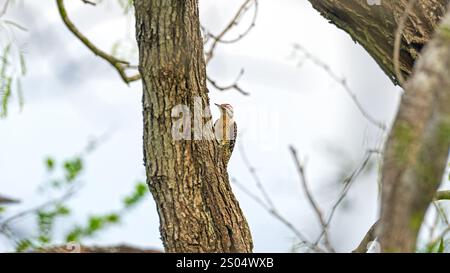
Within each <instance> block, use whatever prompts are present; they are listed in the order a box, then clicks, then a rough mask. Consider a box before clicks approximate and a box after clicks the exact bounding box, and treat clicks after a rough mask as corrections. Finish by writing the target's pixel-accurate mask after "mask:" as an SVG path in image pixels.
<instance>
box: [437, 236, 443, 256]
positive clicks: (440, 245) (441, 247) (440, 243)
mask: <svg viewBox="0 0 450 273" xmlns="http://www.w3.org/2000/svg"><path fill="white" fill-rule="evenodd" d="M444 250H445V245H444V238H441V241H440V242H439V247H438V251H437V253H444Z"/></svg>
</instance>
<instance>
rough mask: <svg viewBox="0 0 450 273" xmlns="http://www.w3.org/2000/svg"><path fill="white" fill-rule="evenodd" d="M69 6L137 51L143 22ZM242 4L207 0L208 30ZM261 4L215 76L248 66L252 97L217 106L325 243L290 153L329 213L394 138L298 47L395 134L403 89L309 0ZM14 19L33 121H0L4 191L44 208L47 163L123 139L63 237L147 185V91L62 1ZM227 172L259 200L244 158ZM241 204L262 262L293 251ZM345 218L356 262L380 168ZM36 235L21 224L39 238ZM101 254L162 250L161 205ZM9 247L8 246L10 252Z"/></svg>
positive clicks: (282, 196)
mask: <svg viewBox="0 0 450 273" xmlns="http://www.w3.org/2000/svg"><path fill="white" fill-rule="evenodd" d="M67 2H70V3H67V8H68V10H69V14H70V16H71V17H72V18H73V20H74V21H75V22H76V24H77V25H78V26H79V27H80V29H81V30H82V31H83V32H85V34H86V35H87V36H88V37H90V38H91V39H92V40H93V41H94V42H95V43H96V44H98V45H99V46H100V47H103V48H105V49H110V48H111V46H112V44H113V43H114V42H115V41H117V40H120V39H128V44H129V45H130V47H131V48H132V47H133V45H134V40H133V27H134V25H133V19H132V17H131V16H130V17H129V18H126V17H125V16H122V15H121V13H120V11H119V10H118V9H117V6H115V5H114V4H112V1H111V2H108V1H104V2H107V3H105V4H102V5H101V6H99V7H97V8H91V7H90V6H87V5H83V4H81V1H67ZM239 2H240V1H237V0H232V1H231V0H220V1H218V0H215V1H211V0H209V1H208V0H202V1H200V5H201V19H202V24H203V25H204V26H206V27H208V28H209V29H210V30H211V31H213V32H214V33H217V32H218V31H219V30H220V29H221V27H222V26H223V25H224V24H226V23H227V22H228V18H230V16H231V15H232V14H233V12H234V11H235V10H236V9H237V7H238V3H239ZM259 7H260V10H259V15H258V19H257V22H256V27H255V28H254V29H253V30H252V32H251V33H250V34H249V35H248V36H247V37H246V38H245V39H243V40H242V41H240V42H239V43H237V44H233V45H224V46H220V47H219V48H218V50H217V52H216V57H215V58H214V59H213V60H212V61H211V63H210V66H209V67H208V72H209V73H210V76H211V77H213V78H214V79H216V80H217V81H219V82H223V83H224V84H226V83H229V82H230V81H233V79H234V77H235V76H236V75H237V74H238V73H239V71H240V69H241V68H244V69H245V74H244V76H243V78H242V79H241V81H240V84H241V86H242V87H243V88H245V90H246V91H248V92H250V93H251V95H250V96H248V97H244V96H242V95H241V94H239V93H237V92H233V91H229V92H225V93H221V92H219V91H216V90H214V89H213V88H212V87H211V88H210V90H211V94H210V97H211V101H212V102H217V103H223V102H228V103H230V104H232V105H233V106H234V109H235V114H236V119H237V122H238V125H239V130H240V132H241V133H242V134H241V135H240V136H239V139H238V145H241V146H243V147H245V150H246V154H247V156H248V158H249V159H250V160H251V161H252V164H253V165H254V166H255V168H256V170H257V172H258V174H259V175H260V177H261V178H262V180H263V183H264V185H265V187H266V188H267V190H268V192H269V193H270V195H271V196H272V198H273V201H274V203H275V204H276V205H277V208H278V209H279V211H280V212H281V213H282V214H283V215H284V216H285V217H286V218H288V219H289V220H290V221H291V222H292V223H294V224H295V225H296V226H297V227H298V229H300V230H301V231H302V232H303V233H305V234H306V235H307V236H308V237H310V238H315V236H317V233H318V230H319V229H318V228H319V225H318V221H317V219H316V217H315V215H314V214H313V212H312V210H311V207H310V205H309V204H308V202H307V201H306V198H305V195H304V193H303V192H302V189H301V187H300V183H299V179H298V176H297V174H296V171H295V165H294V164H293V162H292V158H291V156H290V154H289V152H288V145H290V144H292V145H295V147H297V149H298V151H299V153H300V154H301V156H302V158H303V159H305V160H306V162H307V165H306V167H307V177H308V180H309V183H310V187H311V189H312V191H313V193H314V194H315V196H316V197H317V199H318V201H319V203H320V204H321V206H322V208H323V210H324V213H327V212H329V209H330V206H331V205H332V204H333V201H334V200H335V199H336V198H337V194H338V192H339V190H340V186H341V185H340V184H339V183H338V181H336V180H337V179H338V175H339V174H340V173H341V172H342V170H343V169H344V168H345V169H346V170H347V171H349V170H351V169H352V168H354V167H356V166H357V165H358V164H359V163H360V161H361V160H362V158H363V157H364V153H365V151H366V149H368V148H375V147H379V145H380V143H381V140H382V138H383V134H382V133H380V131H379V130H378V129H376V128H374V127H373V126H372V125H370V124H369V123H368V122H367V121H366V120H365V119H364V118H363V117H362V116H361V114H360V113H359V112H358V109H357V108H356V106H355V105H354V104H353V102H352V101H351V100H350V99H349V97H348V95H347V94H346V93H345V91H344V90H343V89H342V88H341V86H339V85H338V84H337V83H336V82H334V81H333V80H332V79H331V78H330V77H329V76H328V75H327V74H326V73H325V72H324V71H323V70H322V69H320V68H318V67H317V66H315V65H314V64H312V63H310V62H306V63H304V65H303V66H301V67H297V62H296V61H295V60H292V59H290V58H289V56H290V53H291V50H292V45H293V44H294V43H300V44H302V45H303V46H304V47H305V48H307V49H308V50H309V51H311V52H312V53H314V55H316V56H317V57H318V58H320V59H321V60H323V61H325V62H326V63H327V64H329V65H330V67H331V68H332V69H333V70H334V71H335V72H336V73H337V74H338V75H341V76H342V77H345V78H346V79H347V81H348V83H349V86H351V88H352V90H354V92H355V93H356V94H357V96H358V97H359V99H360V101H361V103H362V105H364V108H365V109H366V111H367V112H369V113H371V114H372V115H373V116H375V117H376V118H377V119H379V120H381V121H383V122H386V123H387V124H389V123H390V122H391V120H392V118H393V115H394V112H395V109H396V105H397V103H398V98H399V96H400V89H399V88H398V87H395V86H393V84H392V83H391V82H390V81H389V79H388V78H387V77H386V76H385V75H384V74H383V72H382V71H381V70H380V69H379V68H378V66H377V65H376V63H375V62H374V61H373V60H372V59H371V58H370V57H369V56H368V54H367V53H366V52H365V51H364V50H363V49H362V48H361V47H360V46H358V45H356V44H355V43H353V41H352V40H351V39H350V38H349V36H348V35H347V34H345V33H344V32H342V31H340V30H338V29H337V28H336V27H334V26H333V25H330V24H328V23H327V21H326V20H325V19H323V18H322V17H321V16H320V15H319V14H318V13H317V12H316V11H314V10H313V8H312V7H311V6H310V4H309V3H308V2H307V1H302V0H280V1H270V0H260V5H259ZM8 15H9V17H10V18H13V19H15V20H18V21H19V22H21V23H22V24H23V25H24V26H26V27H27V28H28V33H27V34H25V35H21V36H20V37H18V40H19V41H20V42H21V43H23V44H24V51H25V52H26V58H27V62H28V74H27V76H26V77H25V78H24V85H23V87H24V92H25V100H26V102H25V106H24V109H23V111H22V112H19V111H18V108H17V107H16V106H12V107H11V111H10V115H9V117H8V118H7V119H5V120H0V151H1V152H0V188H1V191H2V193H5V194H9V195H11V196H14V197H18V198H20V199H22V200H24V204H23V206H21V208H26V207H31V206H33V204H37V203H39V202H42V201H43V200H44V199H45V198H46V197H42V196H37V195H36V194H35V188H36V187H37V186H38V184H39V183H40V182H42V180H43V179H45V169H44V166H43V164H42V160H43V158H44V157H45V156H47V155H53V156H55V157H56V158H57V159H64V158H67V157H70V156H72V155H74V154H76V153H78V152H79V151H80V150H81V149H82V148H83V147H84V146H85V145H86V143H87V141H88V140H89V138H90V137H92V136H99V135H102V134H103V133H104V132H111V135H110V137H109V139H108V141H107V142H106V143H104V144H103V145H102V146H100V147H99V148H98V150H97V151H96V152H95V153H94V154H92V155H91V156H89V157H88V160H87V169H86V172H85V173H84V174H83V181H85V186H84V188H83V190H82V191H81V193H80V194H79V195H78V196H77V197H76V198H75V199H74V200H73V201H71V202H70V204H71V205H72V206H73V208H74V212H75V215H74V217H73V218H72V219H70V220H67V221H66V222H61V223H59V224H58V228H59V229H64V227H67V226H70V225H71V224H73V223H74V222H76V221H82V220H83V219H85V218H86V216H87V215H89V214H92V213H102V212H107V211H109V210H110V209H111V208H114V207H118V206H119V202H120V200H121V197H122V196H123V195H125V194H126V193H128V192H129V191H130V189H131V188H132V186H133V185H134V183H135V182H136V181H137V180H141V179H143V177H144V168H143V165H142V148H141V145H142V122H141V121H142V117H141V105H140V98H141V88H140V84H139V83H133V84H131V85H130V87H127V86H126V85H125V84H123V83H122V82H121V80H120V78H119V77H118V75H117V73H116V72H115V71H114V70H113V69H112V68H111V67H110V66H109V65H108V64H106V63H105V62H104V61H103V60H101V59H98V58H96V57H95V56H94V55H93V54H92V53H91V52H89V51H88V50H87V49H86V48H85V47H84V46H83V45H82V44H81V43H80V42H79V41H78V40H76V39H75V38H74V37H73V36H72V34H71V33H69V32H68V31H67V29H66V28H65V27H64V26H63V24H62V22H61V21H60V18H59V15H58V14H57V10H56V5H55V3H54V1H30V0H23V1H19V4H18V5H17V6H16V7H15V8H13V9H11V10H10V13H9V14H8ZM244 23H245V22H244ZM237 33H238V31H237V32H232V33H230V37H233V34H234V35H236V34H237ZM132 60H133V61H135V60H136V56H134V57H133V58H132ZM12 105H15V104H14V103H13V104H12ZM213 111H215V109H213ZM213 115H217V112H213ZM229 172H230V176H231V177H234V178H236V179H238V180H239V181H241V182H242V183H243V184H245V185H246V186H248V187H249V188H250V189H251V190H252V191H255V192H256V191H257V188H256V187H255V184H254V182H253V180H252V179H251V176H250V174H249V173H248V170H247V169H246V168H245V166H244V164H243V162H242V157H241V156H240V151H239V149H237V150H236V151H235V153H234V154H233V157H232V159H231V162H230V166H229ZM235 193H236V195H237V197H238V199H239V201H240V205H241V207H242V209H243V210H244V213H245V214H246V215H247V217H248V221H249V223H250V227H251V230H252V233H253V237H254V244H255V251H257V252H285V251H289V250H290V249H291V248H292V246H293V242H295V240H294V235H293V233H292V232H291V231H289V230H288V229H287V228H286V227H285V226H284V225H282V224H280V223H279V222H278V221H277V220H276V219H274V218H273V217H271V216H270V215H269V214H268V213H267V212H266V211H264V210H263V209H262V208H261V207H259V206H258V205H257V204H256V203H255V202H254V201H253V200H251V199H250V198H248V196H246V195H245V193H243V192H242V191H240V190H239V189H236V190H235ZM342 208H345V209H342V210H339V211H338V213H337V214H336V216H335V218H334V221H333V222H332V225H331V231H330V233H331V241H332V242H333V244H334V246H335V247H336V248H337V249H338V250H340V251H349V250H351V249H352V248H353V247H355V246H356V245H357V243H358V240H359V239H360V238H361V237H362V236H363V234H364V233H365V231H366V230H367V229H368V227H369V226H370V225H371V223H372V222H373V221H374V220H375V219H376V215H377V176H376V168H373V169H372V170H371V172H370V173H369V174H368V175H365V176H364V177H362V178H361V179H359V180H358V181H357V182H356V183H355V185H354V187H353V188H352V190H351V191H350V193H349V195H348V202H346V203H344V205H343V206H342ZM28 222H29V221H28ZM28 224H29V223H27V221H24V222H21V223H18V224H17V225H18V226H19V227H21V228H22V229H24V230H27V229H29V228H30V227H29V226H28ZM0 242H1V241H0ZM89 243H92V244H106V245H110V244H117V243H129V244H134V245H138V246H143V247H159V248H160V247H161V242H160V240H159V231H158V216H157V213H156V208H155V206H154V202H153V200H152V199H151V198H148V199H147V200H145V202H144V203H143V204H142V205H141V206H140V207H139V208H138V209H136V210H135V211H133V212H132V213H131V214H130V215H128V216H127V217H126V219H124V221H123V224H121V225H120V226H118V227H116V228H111V229H108V230H107V231H106V232H104V233H103V234H102V235H100V236H98V237H96V238H95V239H94V240H91V241H89ZM6 249H7V248H6V245H5V244H1V245H0V250H6Z"/></svg>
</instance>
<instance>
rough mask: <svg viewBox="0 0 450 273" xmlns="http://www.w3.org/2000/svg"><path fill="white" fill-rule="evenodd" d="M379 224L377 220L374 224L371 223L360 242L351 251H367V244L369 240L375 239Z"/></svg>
mask: <svg viewBox="0 0 450 273" xmlns="http://www.w3.org/2000/svg"><path fill="white" fill-rule="evenodd" d="M378 226H379V221H376V222H375V224H373V225H372V226H371V227H370V229H369V231H368V232H367V233H366V235H365V236H364V238H363V239H362V241H361V243H359V245H358V247H357V248H355V249H354V250H353V251H352V253H366V252H367V246H368V245H369V243H370V242H373V241H375V239H376V238H377V234H376V230H377V228H378Z"/></svg>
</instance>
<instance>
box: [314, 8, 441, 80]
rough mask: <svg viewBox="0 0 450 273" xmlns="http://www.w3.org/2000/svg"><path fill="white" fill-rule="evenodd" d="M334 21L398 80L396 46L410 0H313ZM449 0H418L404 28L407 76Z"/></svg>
mask: <svg viewBox="0 0 450 273" xmlns="http://www.w3.org/2000/svg"><path fill="white" fill-rule="evenodd" d="M309 2H311V4H312V5H313V7H314V8H315V9H316V10H318V11H319V12H320V13H321V14H322V16H324V17H325V18H327V19H328V20H329V21H330V22H331V23H333V24H335V25H336V26H337V27H339V28H341V29H342V30H344V31H345V32H347V33H348V34H350V36H351V37H352V39H353V40H354V41H356V42H358V43H359V44H360V45H362V46H363V47H364V48H365V49H366V50H367V52H368V53H369V54H370V55H371V56H372V57H373V58H374V60H375V61H376V62H377V63H378V65H379V66H380V67H381V69H383V71H384V72H385V73H386V75H387V76H388V77H389V78H390V79H391V80H392V81H394V82H395V83H398V79H397V77H396V75H395V70H394V61H393V58H392V56H393V49H394V41H395V33H396V30H397V25H398V22H399V20H400V18H401V17H402V15H403V13H404V12H405V9H406V7H407V6H408V2H409V0H381V1H380V5H369V4H368V1H366V0H309ZM447 3H448V0H417V4H416V5H415V8H414V9H413V11H412V12H411V15H410V16H409V17H408V21H407V24H406V26H405V29H404V30H403V35H402V38H403V39H402V44H401V51H400V58H399V64H400V69H401V71H402V73H403V74H404V76H405V78H407V77H408V76H409V75H410V74H411V71H412V68H413V66H414V62H415V60H416V59H417V56H418V55H419V53H420V50H421V49H422V47H423V46H424V45H425V44H426V43H427V42H428V41H429V40H430V37H431V36H432V34H433V33H434V30H435V29H436V27H437V26H438V25H439V22H440V20H441V19H442V16H443V15H444V14H445V11H446V5H447Z"/></svg>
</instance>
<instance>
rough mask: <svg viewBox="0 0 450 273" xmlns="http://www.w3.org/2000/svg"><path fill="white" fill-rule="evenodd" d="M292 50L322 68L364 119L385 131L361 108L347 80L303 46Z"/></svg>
mask: <svg viewBox="0 0 450 273" xmlns="http://www.w3.org/2000/svg"><path fill="white" fill-rule="evenodd" d="M294 50H298V51H300V52H302V53H303V55H304V57H305V58H306V59H308V60H310V61H311V62H313V63H314V64H315V65H317V66H318V67H320V68H322V69H323V70H324V71H325V72H326V73H327V74H328V75H329V76H330V77H331V78H332V79H333V80H334V81H335V82H337V83H339V84H340V85H341V86H342V88H343V89H344V91H345V92H346V93H347V94H348V96H349V97H350V99H351V100H352V101H353V103H354V104H355V105H356V107H357V108H358V110H359V112H360V113H361V114H362V115H363V116H364V118H366V119H367V120H368V121H369V122H370V123H372V124H373V125H374V126H376V127H378V128H379V129H380V130H383V131H386V125H385V124H384V123H383V122H380V121H378V120H377V119H375V118H374V117H372V115H370V114H369V113H368V112H367V111H366V110H365V109H364V107H363V106H362V104H361V102H360V101H359V99H358V97H357V96H356V94H355V92H353V91H352V90H351V89H350V86H349V85H348V83H347V80H346V79H345V78H342V77H340V76H338V75H337V74H336V73H335V72H334V71H333V70H331V68H330V66H329V65H328V64H326V63H324V62H323V61H322V60H320V59H319V58H317V57H316V56H314V55H313V54H312V53H310V52H309V51H308V50H306V49H305V48H304V47H303V46H301V45H300V44H295V45H294Z"/></svg>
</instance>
